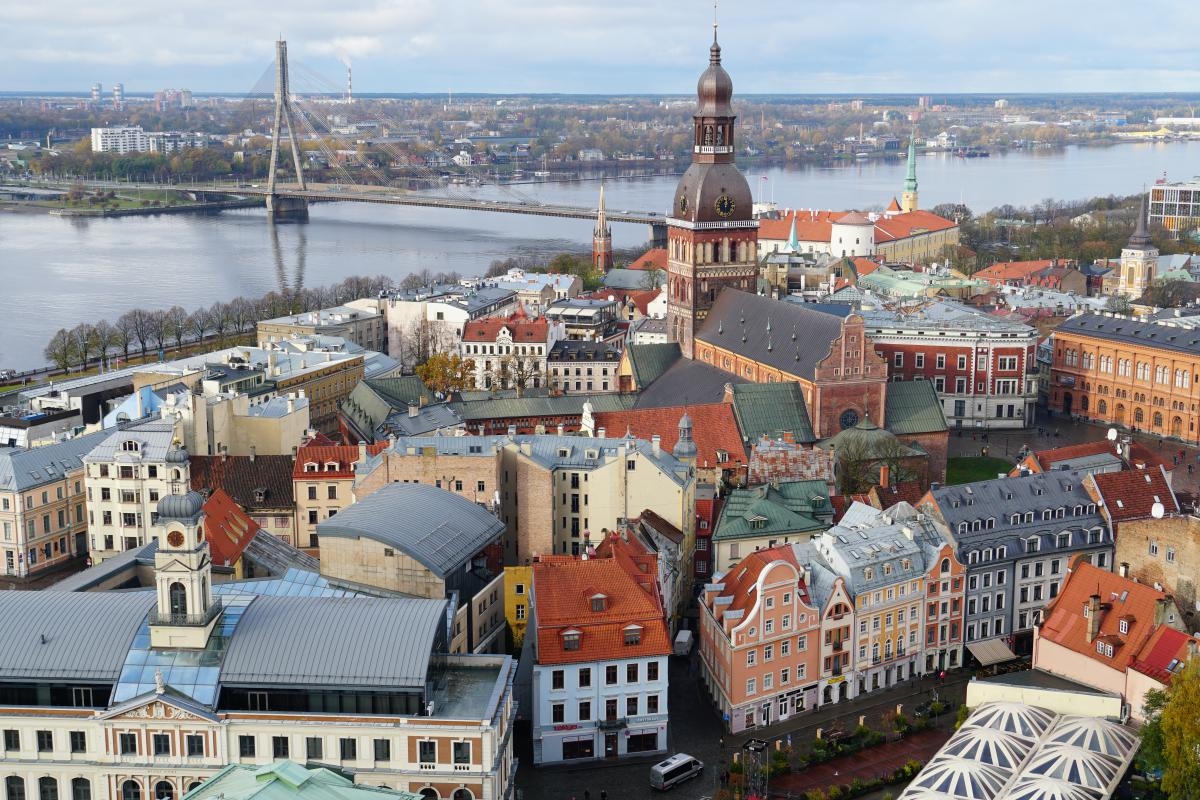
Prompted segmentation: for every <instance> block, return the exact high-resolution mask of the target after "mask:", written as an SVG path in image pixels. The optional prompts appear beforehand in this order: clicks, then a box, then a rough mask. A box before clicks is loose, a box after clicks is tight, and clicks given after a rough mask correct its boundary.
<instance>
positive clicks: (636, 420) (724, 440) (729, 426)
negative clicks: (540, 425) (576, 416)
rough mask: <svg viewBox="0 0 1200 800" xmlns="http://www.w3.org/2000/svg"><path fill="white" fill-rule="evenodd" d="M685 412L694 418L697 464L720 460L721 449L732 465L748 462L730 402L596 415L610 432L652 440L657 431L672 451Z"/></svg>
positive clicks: (669, 450)
mask: <svg viewBox="0 0 1200 800" xmlns="http://www.w3.org/2000/svg"><path fill="white" fill-rule="evenodd" d="M685 412H686V413H687V414H689V415H690V416H691V418H692V438H693V440H695V442H696V451H697V456H696V465H697V466H699V467H709V466H713V465H715V464H717V463H718V461H717V451H718V450H722V451H724V452H726V453H728V457H729V460H728V461H727V462H724V463H726V464H727V466H728V467H729V468H732V467H734V466H736V465H738V464H745V463H747V461H746V445H745V443H744V442H743V441H742V434H741V431H740V430H738V426H737V419H736V418H735V417H734V415H733V406H732V405H731V404H729V403H709V404H707V405H695V406H665V407H663V408H631V409H629V410H626V411H601V412H599V413H597V414H596V415H595V419H596V427H597V428H605V429H606V431H607V433H608V435H609V436H624V435H625V432H626V431H627V430H629V431H632V432H633V435H634V436H636V437H638V438H639V439H645V440H646V441H650V437H652V436H654V435H655V434H657V435H659V436H661V437H662V447H663V449H664V450H666V451H667V452H668V453H669V452H671V451H672V450H673V449H674V448H675V444H676V442H678V441H679V418H680V417H682V416H683V415H684V413H685Z"/></svg>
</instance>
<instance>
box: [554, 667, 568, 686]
mask: <svg viewBox="0 0 1200 800" xmlns="http://www.w3.org/2000/svg"><path fill="white" fill-rule="evenodd" d="M566 684H567V681H566V673H564V672H563V671H562V670H561V669H556V670H552V671H551V672H550V688H551V689H565V688H566Z"/></svg>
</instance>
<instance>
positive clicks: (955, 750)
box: [942, 727, 1033, 772]
mask: <svg viewBox="0 0 1200 800" xmlns="http://www.w3.org/2000/svg"><path fill="white" fill-rule="evenodd" d="M1032 746H1033V745H1032V743H1031V742H1029V741H1028V740H1026V739H1021V738H1019V737H1016V736H1013V735H1012V734H1009V733H1005V732H1004V731H998V730H994V729H992V728H978V727H971V728H965V727H964V729H963V734H962V735H961V736H956V737H954V739H952V740H951V741H950V742H948V743H947V744H946V747H945V749H944V750H943V751H942V752H944V753H946V754H947V755H952V756H961V757H962V758H967V759H971V760H973V761H978V762H980V763H982V764H988V765H990V766H993V767H999V768H1001V769H1004V770H1008V771H1010V772H1011V771H1013V770H1015V769H1016V768H1017V767H1019V766H1020V765H1021V762H1023V761H1024V760H1025V759H1026V758H1027V757H1028V756H1029V751H1030V750H1031V749H1032Z"/></svg>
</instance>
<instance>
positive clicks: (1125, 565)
mask: <svg viewBox="0 0 1200 800" xmlns="http://www.w3.org/2000/svg"><path fill="white" fill-rule="evenodd" d="M1119 572H1120V575H1121V577H1122V578H1128V577H1129V562H1128V561H1122V562H1121V569H1120V570H1119Z"/></svg>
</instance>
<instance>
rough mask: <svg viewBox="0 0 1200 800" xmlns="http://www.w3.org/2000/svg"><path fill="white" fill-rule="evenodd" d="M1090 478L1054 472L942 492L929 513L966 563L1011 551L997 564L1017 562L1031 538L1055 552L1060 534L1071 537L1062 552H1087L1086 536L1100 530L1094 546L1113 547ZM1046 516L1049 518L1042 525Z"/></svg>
mask: <svg viewBox="0 0 1200 800" xmlns="http://www.w3.org/2000/svg"><path fill="white" fill-rule="evenodd" d="M1087 474H1088V473H1086V472H1076V471H1074V470H1052V471H1050V472H1038V473H1034V474H1032V475H1024V476H1018V477H1015V478H1003V479H993V480H986V481H977V482H975V483H964V484H960V485H957V486H944V487H942V488H939V489H933V490H931V492H930V494H931V495H932V496H933V499H934V500H935V501H936V504H937V505H936V509H931V510H935V511H936V513H937V514H938V516H940V517H941V519H942V521H943V522H945V523H946V526H947V527H948V528H949V529H950V531H949V535H950V537H951V539H952V541H953V542H954V544H955V546H956V548H957V550H958V554H959V558H960V559H962V560H963V561H964V562H965V561H967V557H966V554H967V553H968V552H969V551H971V550H979V549H980V548H993V550H994V549H995V548H997V547H999V546H1004V547H1006V548H1007V550H1006V552H1005V557H1004V558H1003V559H1000V557H999V555H998V554H997V555H996V558H997V559H998V560H1002V561H1014V560H1017V559H1019V558H1022V557H1023V556H1024V555H1025V550H1024V548H1023V546H1022V540H1023V539H1031V538H1037V539H1038V540H1039V541H1040V542H1041V543H1040V545H1039V548H1040V550H1039V551H1038V552H1041V553H1048V552H1052V551H1053V550H1054V549H1055V548H1056V538H1055V537H1056V535H1057V534H1059V533H1070V534H1071V535H1070V539H1069V541H1068V543H1067V545H1066V547H1065V548H1064V552H1074V551H1077V550H1079V549H1081V548H1083V547H1086V546H1087V544H1088V542H1087V532H1088V531H1090V530H1093V529H1096V528H1099V529H1100V530H1101V537H1100V538H1101V541H1100V542H1096V543H1093V545H1096V544H1106V545H1110V544H1112V537H1111V534H1110V533H1109V531H1108V526H1107V524H1106V523H1105V521H1104V518H1103V517H1102V516H1101V515H1100V512H1099V508H1098V507H1097V505H1096V501H1095V500H1093V499H1092V498H1091V496H1090V495H1089V494H1088V493H1087V490H1086V489H1085V488H1084V485H1083V479H1084V478H1085V477H1086V476H1087ZM1076 508H1079V509H1080V512H1079V513H1076V511H1075V510H1076ZM1089 508H1090V509H1091V511H1090V512H1089V510H1088V509H1089ZM1058 509H1062V516H1061V517H1060V516H1057V514H1058ZM1047 512H1049V518H1048V519H1044V517H1045V516H1046V515H1047ZM1030 513H1031V514H1032V520H1030V521H1028V522H1027V521H1025V520H1026V515H1027V514H1030ZM1014 515H1020V516H1019V521H1018V522H1013V521H1012V520H1013V516H1014ZM989 520H990V521H991V522H990V523H989ZM964 526H965V527H964Z"/></svg>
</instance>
